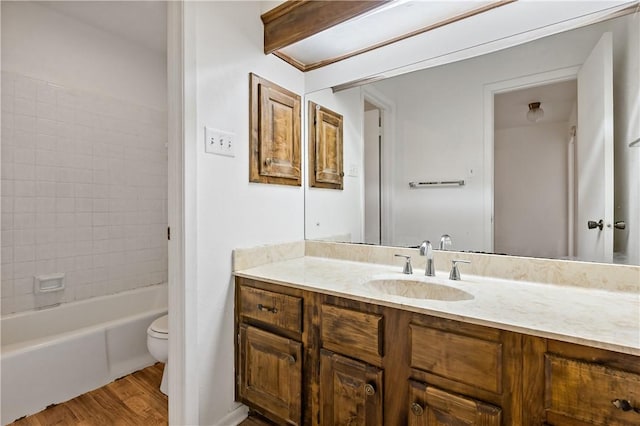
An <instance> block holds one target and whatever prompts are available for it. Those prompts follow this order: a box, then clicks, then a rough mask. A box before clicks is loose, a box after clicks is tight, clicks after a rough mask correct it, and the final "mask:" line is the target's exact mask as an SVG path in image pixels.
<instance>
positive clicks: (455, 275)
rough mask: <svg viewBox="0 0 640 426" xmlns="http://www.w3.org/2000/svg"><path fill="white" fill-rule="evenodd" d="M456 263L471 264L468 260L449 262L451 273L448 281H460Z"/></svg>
mask: <svg viewBox="0 0 640 426" xmlns="http://www.w3.org/2000/svg"><path fill="white" fill-rule="evenodd" d="M458 263H471V261H470V260H461V259H454V260H452V261H451V272H450V273H449V279H450V280H454V281H460V271H459V270H458Z"/></svg>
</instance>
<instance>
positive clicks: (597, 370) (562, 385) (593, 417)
mask: <svg viewBox="0 0 640 426" xmlns="http://www.w3.org/2000/svg"><path fill="white" fill-rule="evenodd" d="M545 376H546V383H545V409H546V410H547V411H548V412H551V413H552V414H553V413H557V414H560V415H563V416H568V417H571V418H573V419H577V420H581V421H583V422H586V423H589V424H595V425H638V424H640V412H635V411H634V410H633V409H631V410H629V411H623V410H622V409H621V408H617V407H616V406H615V405H614V403H613V402H614V401H616V400H619V401H623V400H624V401H626V402H627V403H629V404H630V405H631V406H633V407H636V408H640V375H638V374H633V373H629V372H626V371H622V370H617V369H613V368H609V367H604V366H602V365H598V364H592V363H588V362H582V361H576V360H573V359H569V358H563V357H559V356H555V355H551V354H546V355H545ZM622 404H623V403H620V405H621V406H622Z"/></svg>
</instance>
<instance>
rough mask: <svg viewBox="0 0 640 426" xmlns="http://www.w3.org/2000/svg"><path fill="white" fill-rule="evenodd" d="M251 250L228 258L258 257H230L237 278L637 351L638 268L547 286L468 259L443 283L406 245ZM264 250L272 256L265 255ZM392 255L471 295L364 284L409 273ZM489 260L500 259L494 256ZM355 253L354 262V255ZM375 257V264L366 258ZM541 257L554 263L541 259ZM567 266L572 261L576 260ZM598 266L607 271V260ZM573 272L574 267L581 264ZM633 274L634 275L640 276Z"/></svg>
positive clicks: (441, 259) (418, 274) (441, 273)
mask: <svg viewBox="0 0 640 426" xmlns="http://www.w3.org/2000/svg"><path fill="white" fill-rule="evenodd" d="M318 246H322V247H320V248H319V247H318ZM258 249H260V250H258ZM349 249H354V250H349ZM376 249H377V250H376ZM251 250H252V251H250V252H249V251H244V250H237V251H236V252H235V253H234V258H235V259H238V256H240V257H241V256H243V254H250V255H251V256H256V258H260V259H262V261H260V262H259V263H258V265H251V266H249V265H248V263H247V262H245V261H243V262H236V261H235V260H234V265H235V264H242V265H248V266H247V267H246V268H244V269H237V268H236V269H235V272H234V273H235V275H236V276H240V277H245V278H251V279H255V280H260V281H266V282H270V283H274V284H281V285H286V286H290V287H294V288H299V289H303V290H312V291H317V292H320V293H325V294H331V295H335V296H340V297H346V298H350V299H353V300H358V301H363V302H368V303H375V304H379V305H384V306H389V307H394V308H400V309H404V310H408V311H412V312H418V313H424V314H428V315H433V316H438V317H442V318H449V319H454V320H460V321H465V322H469V323H474V324H479V325H485V326H490V327H495V328H499V329H503V330H508V331H514V332H520V333H524V334H529V335H533V336H538V337H545V338H551V339H556V340H560V341H565V342H570V343H577V344H582V345H586V346H591V347H596V348H601V349H607V350H612V351H617V352H621V353H627V354H632V355H640V321H639V319H640V293H639V292H638V287H639V286H640V284H639V281H638V280H637V279H636V280H635V281H634V280H633V279H634V274H633V272H634V270H635V272H638V271H640V269H639V268H637V267H633V266H631V267H619V266H616V267H615V268H612V269H613V270H615V271H617V270H618V268H622V269H628V271H623V272H622V274H621V275H622V278H620V277H613V278H611V279H609V280H606V281H607V283H611V285H609V286H608V287H607V286H603V287H605V288H595V287H596V285H595V284H594V283H592V282H591V281H590V280H589V279H588V278H589V277H587V278H586V279H585V281H586V284H587V285H585V286H579V285H569V284H568V283H564V282H562V281H561V282H560V283H549V282H536V281H535V280H527V281H525V280H523V279H514V278H504V277H496V276H487V275H485V274H478V273H477V272H478V269H472V268H466V269H465V267H468V266H473V263H472V265H462V267H461V268H460V269H461V274H462V280H461V281H451V280H448V270H444V269H438V270H437V271H436V277H435V278H434V279H432V278H430V277H424V258H422V259H420V258H419V256H417V250H409V249H399V248H388V247H373V250H372V249H371V248H370V246H360V245H348V244H334V243H319V244H318V243H316V242H306V247H305V253H306V255H303V254H302V253H301V249H300V243H292V244H289V245H287V246H286V248H284V249H283V247H282V246H281V245H279V246H277V248H276V246H265V247H262V248H254V249H251ZM256 250H258V251H256ZM322 250H324V251H322ZM358 250H360V253H358ZM331 251H333V253H331ZM328 252H329V254H333V257H330V256H328V255H327V253H328ZM337 252H342V253H343V254H342V256H338V255H336V253H337ZM265 253H271V255H269V254H265ZM274 253H275V254H274ZM345 253H346V255H347V256H348V255H350V256H352V260H344V259H340V258H336V257H344V256H345ZM395 253H399V254H408V255H412V256H413V258H414V268H413V270H414V274H413V275H412V277H411V278H412V279H417V280H425V281H427V282H434V283H438V284H445V285H448V286H451V287H454V288H457V289H459V290H463V291H465V292H467V293H470V294H471V295H473V299H470V300H461V301H438V300H430V299H412V298H405V297H401V296H395V295H389V294H384V293H381V292H379V291H376V290H374V289H371V288H370V287H367V286H365V285H364V283H366V282H367V281H370V280H372V279H376V278H377V277H397V278H400V279H402V278H404V279H406V278H409V276H407V275H404V274H402V273H401V270H402V262H401V259H394V258H393V254H395ZM311 254H313V255H311ZM338 254H340V253H338ZM436 254H437V255H440V256H437V257H436V266H442V267H444V266H447V267H448V264H450V262H446V257H447V256H449V257H454V258H462V259H470V260H472V262H474V263H476V264H477V263H482V262H483V261H485V262H487V263H488V265H484V266H481V268H480V271H482V270H487V269H489V270H497V269H498V266H496V265H491V264H490V261H491V260H493V259H488V260H487V259H486V258H485V259H481V260H478V259H479V256H490V255H475V254H472V255H470V254H466V253H453V252H447V253H442V252H439V253H436ZM358 256H366V257H367V261H362V258H361V257H360V258H359V257H358ZM490 257H493V258H495V257H498V258H499V257H500V256H490ZM502 257H504V256H502ZM354 258H355V259H357V261H355V260H353V259H354ZM267 259H274V261H272V262H267V261H265V260H267ZM374 259H375V260H377V261H378V262H372V260H374ZM504 261H505V263H507V266H506V267H505V270H507V269H508V268H509V265H508V262H513V263H517V260H514V259H513V258H509V259H504ZM527 261H533V262H534V263H535V262H539V261H541V260H538V259H524V262H527ZM542 262H554V261H544V260H543V261H542ZM556 262H557V261H556ZM385 263H386V264H385ZM391 263H393V264H391ZM438 263H439V265H438ZM558 263H562V262H558ZM565 263H570V264H575V263H576V262H565ZM580 265H590V264H580ZM593 265H597V264H593ZM562 266H564V265H559V266H558V267H557V268H556V269H554V270H553V274H551V275H552V276H555V277H560V278H562V279H568V277H569V276H570V275H571V274H570V272H567V271H563V270H562ZM598 266H600V267H604V268H603V269H607V268H606V266H608V265H598ZM526 269H527V266H525V267H521V268H520V270H521V271H524V270H526ZM576 269H577V270H578V271H579V270H580V268H576ZM554 274H555V275H554ZM584 274H586V273H579V272H577V273H576V275H575V279H576V280H578V281H581V280H583V279H584ZM625 274H628V276H629V277H630V281H628V282H625V281H623V280H624V276H625ZM496 275H497V274H496ZM637 276H638V277H640V275H637ZM598 279H602V277H601V276H600V277H598ZM585 281H583V282H585ZM550 284H551V285H550Z"/></svg>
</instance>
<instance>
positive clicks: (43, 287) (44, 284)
mask: <svg viewBox="0 0 640 426" xmlns="http://www.w3.org/2000/svg"><path fill="white" fill-rule="evenodd" d="M62 290H64V273H59V274H46V275H36V276H35V277H33V292H34V293H36V294H38V293H51V292H54V291H62Z"/></svg>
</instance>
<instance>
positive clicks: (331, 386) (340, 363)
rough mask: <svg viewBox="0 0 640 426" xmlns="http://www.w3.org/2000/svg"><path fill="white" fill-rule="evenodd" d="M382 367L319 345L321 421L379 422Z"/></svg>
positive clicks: (328, 422)
mask: <svg viewBox="0 0 640 426" xmlns="http://www.w3.org/2000/svg"><path fill="white" fill-rule="evenodd" d="M382 386H383V383H382V370H381V369H380V368H377V367H375V366H372V365H369V364H366V363H364V362H360V361H357V360H354V359H351V358H347V357H344V356H341V355H338V354H335V353H333V352H330V351H327V350H324V349H322V350H321V351H320V424H321V425H353V426H358V425H362V426H365V425H371V426H374V425H382V424H383V417H382V404H383V401H382V394H383V388H382Z"/></svg>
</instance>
